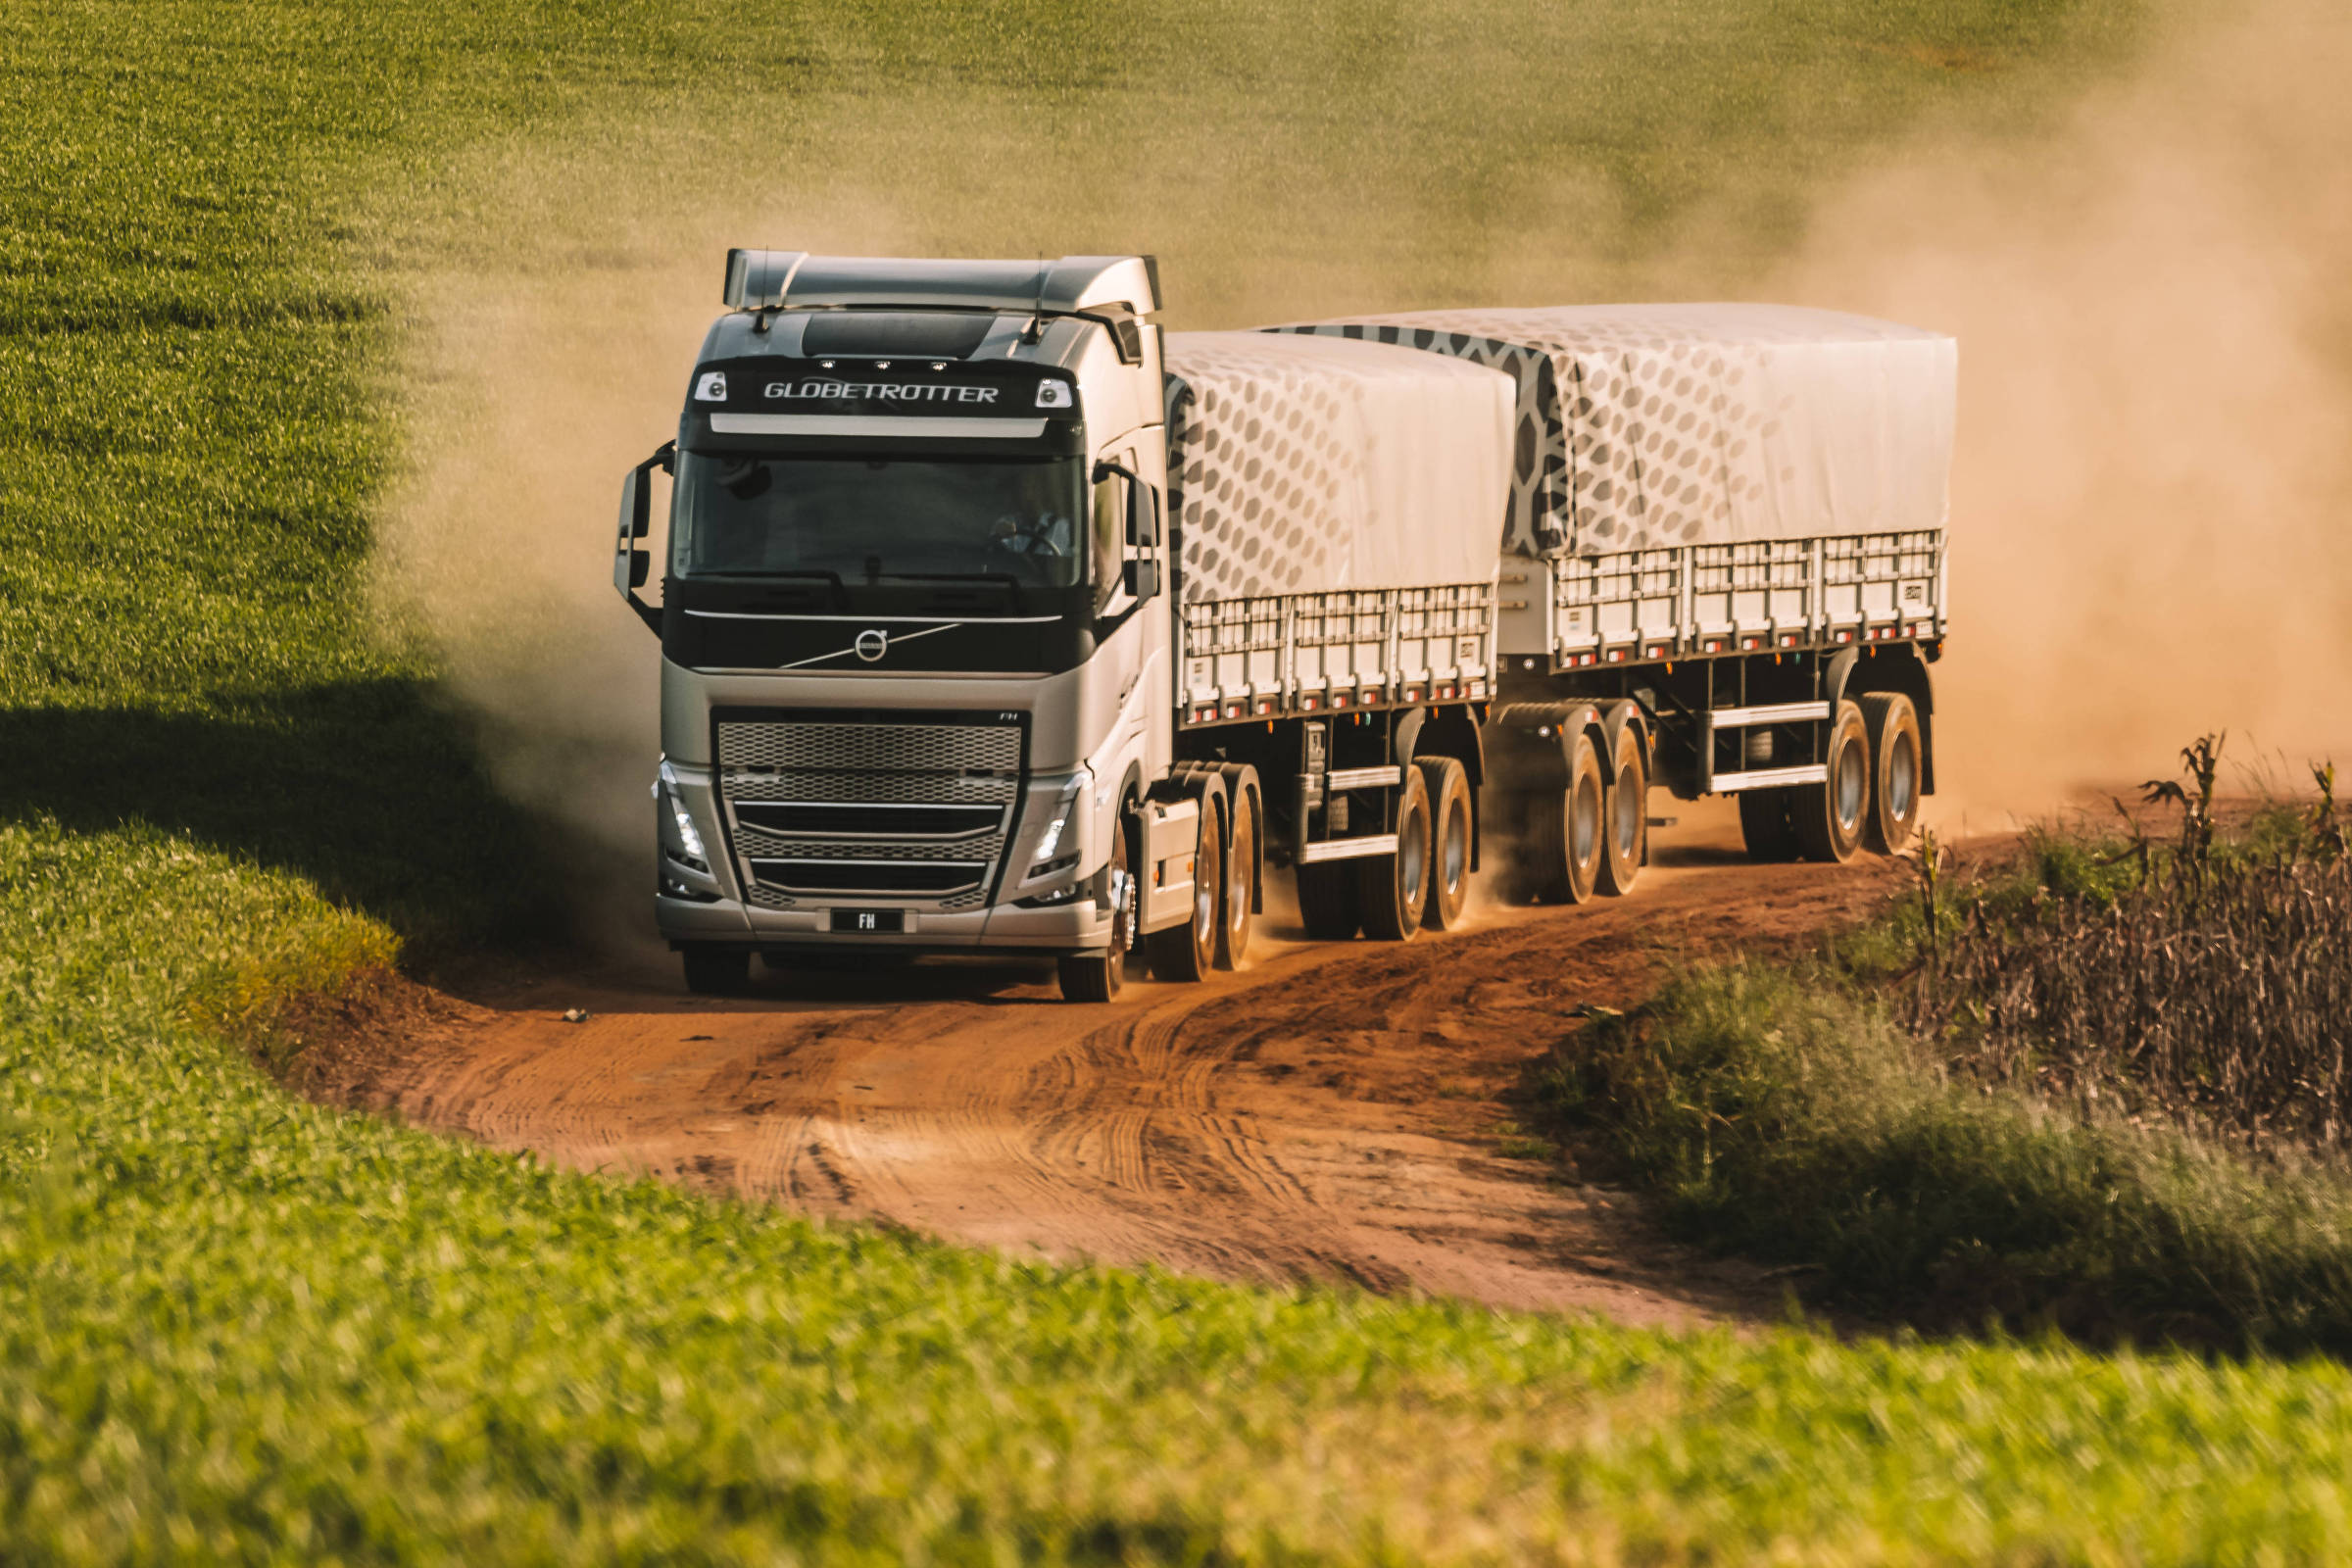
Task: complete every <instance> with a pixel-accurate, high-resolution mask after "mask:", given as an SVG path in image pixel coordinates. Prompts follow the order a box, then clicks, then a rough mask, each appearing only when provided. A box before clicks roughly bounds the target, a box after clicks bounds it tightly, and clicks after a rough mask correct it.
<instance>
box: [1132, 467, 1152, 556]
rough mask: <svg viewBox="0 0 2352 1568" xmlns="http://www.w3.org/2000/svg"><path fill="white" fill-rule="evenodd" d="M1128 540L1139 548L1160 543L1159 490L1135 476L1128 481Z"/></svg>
mask: <svg viewBox="0 0 2352 1568" xmlns="http://www.w3.org/2000/svg"><path fill="white" fill-rule="evenodd" d="M1127 542H1128V543H1129V544H1130V545H1134V546H1136V547H1137V548H1139V549H1141V548H1145V547H1149V546H1152V545H1155V544H1157V543H1159V492H1158V491H1156V490H1154V489H1152V487H1151V486H1150V485H1148V484H1146V483H1144V481H1143V480H1141V479H1137V478H1134V477H1130V478H1129V479H1128V481H1127Z"/></svg>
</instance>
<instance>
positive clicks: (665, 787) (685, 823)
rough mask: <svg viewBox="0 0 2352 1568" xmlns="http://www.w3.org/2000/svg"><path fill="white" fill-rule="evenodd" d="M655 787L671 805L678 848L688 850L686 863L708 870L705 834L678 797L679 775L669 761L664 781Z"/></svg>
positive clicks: (671, 818) (698, 868)
mask: <svg viewBox="0 0 2352 1568" xmlns="http://www.w3.org/2000/svg"><path fill="white" fill-rule="evenodd" d="M655 788H656V789H657V790H658V791H659V792H660V794H661V797H662V801H663V802H664V803H665V804H666V805H667V806H668V807H669V819H670V821H671V822H672V823H674V824H675V825H676V827H677V830H678V848H680V849H682V850H684V851H685V852H686V855H685V860H686V863H687V864H688V865H691V866H693V867H694V868H695V869H696V870H697V871H708V870H709V869H711V866H710V863H709V858H708V857H706V856H705V855H704V853H703V835H702V834H701V833H699V832H697V831H696V830H695V826H694V818H693V817H692V816H690V815H688V814H687V811H686V803H685V802H684V801H683V800H681V799H679V797H678V775H677V774H675V773H673V772H671V771H670V770H669V764H668V763H667V762H663V763H662V782H661V783H660V784H659V785H657V786H655Z"/></svg>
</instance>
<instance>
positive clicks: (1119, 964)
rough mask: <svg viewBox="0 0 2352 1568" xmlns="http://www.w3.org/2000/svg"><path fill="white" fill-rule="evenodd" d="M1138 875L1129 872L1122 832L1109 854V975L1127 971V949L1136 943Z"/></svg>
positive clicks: (1121, 973)
mask: <svg viewBox="0 0 2352 1568" xmlns="http://www.w3.org/2000/svg"><path fill="white" fill-rule="evenodd" d="M1135 896H1136V894H1135V878H1133V877H1131V876H1129V875H1128V874H1127V835H1126V834H1125V833H1121V834H1120V835H1119V843H1118V848H1116V849H1115V850H1113V851H1112V852H1111V857H1110V978H1111V979H1112V980H1113V981H1114V982H1115V981H1117V980H1119V979H1120V978H1121V977H1122V976H1124V975H1125V974H1126V972H1127V950H1128V949H1129V948H1130V947H1132V946H1134V944H1135Z"/></svg>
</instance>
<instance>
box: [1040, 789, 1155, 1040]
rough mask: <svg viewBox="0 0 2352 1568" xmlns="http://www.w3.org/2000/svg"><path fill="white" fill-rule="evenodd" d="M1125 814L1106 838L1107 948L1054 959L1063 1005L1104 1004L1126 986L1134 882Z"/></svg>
mask: <svg viewBox="0 0 2352 1568" xmlns="http://www.w3.org/2000/svg"><path fill="white" fill-rule="evenodd" d="M1126 814H1127V813H1126V812H1125V811H1121V812H1120V813H1119V815H1120V818H1121V825H1120V827H1119V829H1118V831H1117V832H1115V833H1113V834H1111V836H1110V867H1109V877H1110V947H1109V948H1108V949H1107V950H1106V951H1104V952H1102V953H1080V954H1073V955H1071V956H1067V957H1063V958H1060V959H1058V960H1056V962H1055V964H1054V967H1055V968H1056V969H1057V970H1058V971H1060V979H1061V999H1062V1000H1063V1001H1064V1002H1108V1001H1110V1000H1111V999H1112V998H1113V997H1116V996H1117V995H1118V994H1119V992H1120V991H1121V990H1123V989H1125V987H1126V984H1127V949H1128V948H1129V947H1130V946H1131V945H1132V944H1133V942H1134V940H1135V938H1134V936H1133V935H1132V933H1133V932H1134V930H1135V907H1136V891H1135V881H1134V879H1133V878H1132V877H1130V876H1129V875H1128V874H1127V865H1128V860H1127V829H1126V826H1125V821H1124V819H1125V817H1126Z"/></svg>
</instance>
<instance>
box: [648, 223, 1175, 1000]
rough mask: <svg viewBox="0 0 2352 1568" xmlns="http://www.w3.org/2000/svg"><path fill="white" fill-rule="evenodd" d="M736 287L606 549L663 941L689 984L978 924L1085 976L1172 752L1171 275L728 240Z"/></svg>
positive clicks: (1123, 933) (721, 986)
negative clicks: (644, 678)
mask: <svg viewBox="0 0 2352 1568" xmlns="http://www.w3.org/2000/svg"><path fill="white" fill-rule="evenodd" d="M724 299H725V303H726V305H727V307H728V314H726V315H725V316H722V317H721V318H720V319H718V320H717V321H716V322H715V323H714V324H713V325H712V326H711V331H710V333H709V335H708V336H707V337H706V338H705V340H704V343H703V346H702V350H701V353H700V354H699V355H698V357H697V360H696V364H695V368H694V372H693V375H692V378H691V380H690V382H689V385H688V386H687V388H686V393H687V395H686V399H685V407H684V411H683V413H682V415H681V417H680V418H679V422H678V431H677V437H676V440H675V441H674V443H671V444H669V445H665V446H664V447H662V450H661V451H660V452H658V453H656V454H655V455H654V456H653V457H652V458H649V459H648V460H647V461H646V462H645V463H643V464H641V465H640V466H638V467H637V468H636V469H634V470H633V471H632V472H631V473H630V474H629V476H628V478H627V479H626V481H625V482H624V485H623V489H622V498H621V509H620V524H619V538H618V541H617V546H616V551H615V556H614V564H613V580H614V586H615V587H616V588H617V589H619V591H620V592H621V594H622V595H623V596H624V597H625V598H626V599H627V600H628V602H629V604H630V605H631V607H632V608H633V609H634V610H635V611H636V612H637V613H638V614H639V615H640V617H641V618H642V619H643V620H644V621H645V623H646V624H647V625H648V626H649V627H651V628H652V629H653V630H654V631H655V632H656V633H658V634H659V636H660V638H661V641H662V763H661V773H660V780H659V782H658V783H657V784H656V785H655V791H654V793H655V797H656V811H655V819H656V821H655V826H656V831H657V833H658V835H659V844H660V872H659V881H658V887H657V890H656V896H655V910H656V916H657V919H658V921H659V924H660V928H661V931H662V935H663V936H664V937H665V938H667V939H668V940H669V942H670V943H671V945H672V946H673V947H674V948H676V949H677V950H678V951H679V952H680V953H681V955H682V956H683V957H684V960H685V967H686V975H687V979H688V982H689V984H690V985H691V986H693V987H694V988H695V989H698V990H711V991H727V990H731V989H734V988H735V987H736V986H739V985H740V984H742V983H743V981H744V980H745V978H746V977H747V975H748V970H749V963H750V959H751V956H753V955H754V954H755V953H760V954H767V955H772V956H777V957H779V958H782V959H784V960H785V961H793V960H794V959H795V958H798V959H802V960H807V961H811V962H815V963H819V964H821V963H823V962H824V961H825V959H824V955H825V954H826V953H827V952H828V951H831V952H836V953H838V952H842V951H857V952H860V953H869V954H870V953H874V952H877V951H884V952H896V953H916V952H931V953H936V952H943V951H945V952H956V951H969V950H973V949H977V948H979V947H981V946H983V945H985V946H987V947H989V948H1005V949H1026V950H1033V951H1035V952H1036V953H1038V954H1039V955H1040V956H1047V955H1051V956H1055V957H1057V958H1059V959H1061V960H1062V978H1063V983H1064V986H1065V989H1070V990H1072V991H1073V992H1074V993H1076V994H1084V993H1086V992H1088V991H1090V990H1093V989H1097V987H1096V986H1094V985H1093V984H1092V983H1091V981H1092V975H1091V968H1092V966H1101V965H1107V964H1110V963H1113V962H1115V961H1116V960H1117V959H1118V957H1119V956H1121V955H1123V953H1124V951H1125V949H1126V947H1127V946H1128V945H1129V944H1130V943H1131V942H1132V940H1133V933H1134V922H1135V917H1136V910H1135V894H1134V887H1133V881H1132V879H1131V878H1130V877H1129V875H1128V870H1127V865H1126V859H1127V853H1126V849H1125V843H1124V837H1123V834H1122V832H1121V828H1120V824H1121V822H1122V821H1123V820H1124V816H1123V813H1124V812H1125V811H1127V810H1128V809H1131V807H1132V803H1133V801H1134V800H1135V799H1137V798H1138V797H1139V795H1140V794H1141V792H1142V791H1143V790H1144V789H1145V788H1146V787H1147V784H1148V781H1150V780H1152V779H1156V778H1158V777H1160V776H1161V775H1163V774H1164V773H1165V772H1166V771H1167V769H1168V766H1169V762H1170V745H1171V734H1170V731H1171V722H1172V719H1171V712H1170V709H1169V703H1168V692H1169V690H1170V681H1169V674H1168V669H1167V661H1168V659H1169V657H1170V656H1169V621H1168V615H1167V613H1166V609H1165V606H1166V601H1165V599H1164V598H1163V597H1162V595H1161V590H1162V585H1163V584H1164V583H1165V582H1166V580H1167V573H1168V540H1167V529H1166V528H1165V526H1164V525H1163V522H1162V519H1163V517H1164V515H1165V497H1164V488H1165V483H1166V448H1165V439H1164V431H1163V428H1162V414H1161V408H1162V401H1161V369H1160V348H1159V331H1158V328H1157V327H1156V325H1154V324H1153V323H1152V319H1151V318H1152V315H1153V314H1154V313H1155V312H1156V311H1157V310H1158V308H1159V293H1158V280H1157V275H1156V268H1155V267H1154V265H1153V263H1152V259H1151V258H1149V257H1134V256H1122V257H1065V258H1063V259H1062V260H1060V261H1058V262H1042V263H1040V262H1007V261H970V262H958V261H915V260H896V259H865V258H849V257H819V256H809V255H804V254H801V253H797V252H777V251H748V250H738V251H732V252H730V253H729V254H728V258H727V272H726V287H725V294H724ZM656 469H661V470H662V471H663V472H665V473H668V474H669V475H671V482H670V484H669V486H668V491H669V496H668V513H669V523H668V528H667V530H666V542H665V549H664V552H663V555H664V559H663V562H662V592H661V603H660V605H659V606H658V607H657V606H654V605H649V604H647V603H646V602H645V600H644V599H643V598H642V597H641V596H640V593H639V590H640V589H641V588H642V587H643V586H644V584H645V583H646V581H647V578H648V577H649V576H650V574H651V556H650V551H649V549H648V548H647V546H648V544H649V542H650V540H649V535H650V534H651V532H652V530H651V528H650V522H651V515H652V504H651V503H652V493H653V490H654V488H655V486H654V481H653V477H652V476H653V473H654V471H655V470H656ZM1111 988H1115V979H1113V980H1111V981H1109V982H1108V983H1107V984H1106V985H1104V986H1103V987H1102V988H1101V989H1104V990H1108V989H1111Z"/></svg>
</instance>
